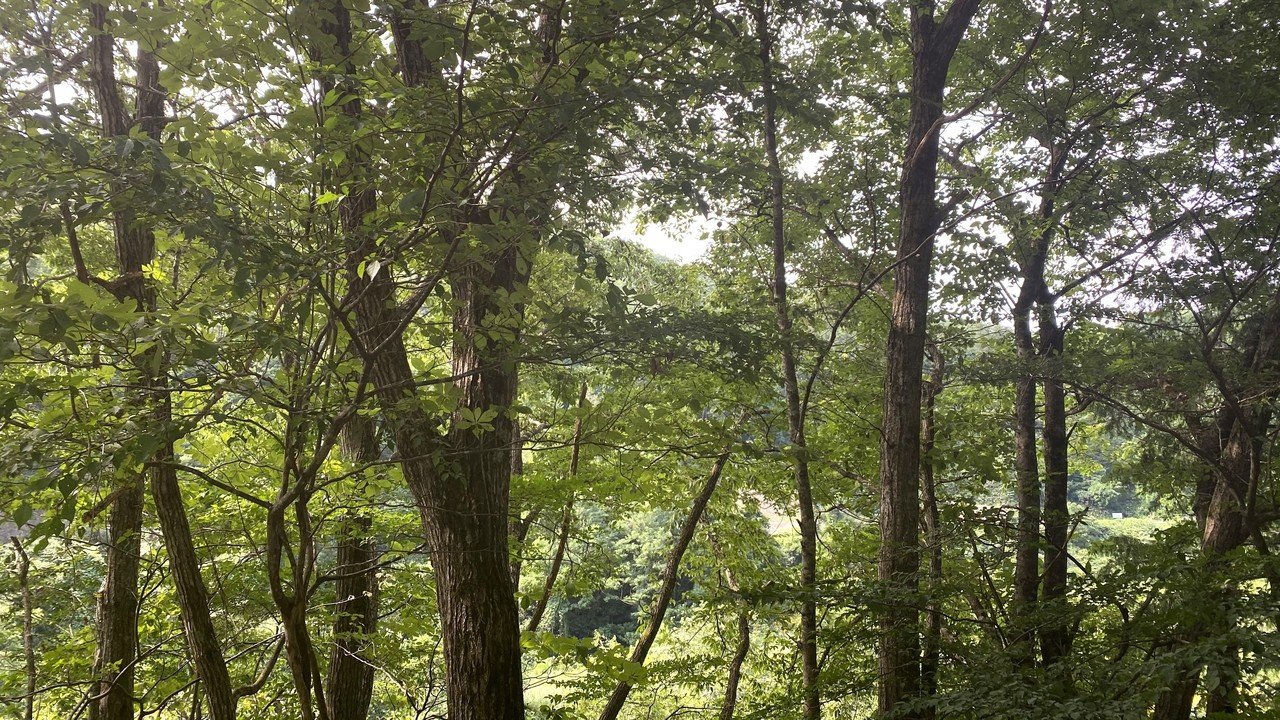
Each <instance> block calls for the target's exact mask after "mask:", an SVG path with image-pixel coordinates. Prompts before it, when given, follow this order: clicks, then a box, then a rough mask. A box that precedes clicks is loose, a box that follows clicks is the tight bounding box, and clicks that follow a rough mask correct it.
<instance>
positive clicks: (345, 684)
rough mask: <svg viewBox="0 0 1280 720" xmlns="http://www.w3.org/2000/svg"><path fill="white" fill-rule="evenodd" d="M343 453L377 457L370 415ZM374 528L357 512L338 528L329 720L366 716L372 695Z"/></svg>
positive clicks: (346, 436)
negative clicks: (371, 535) (371, 530)
mask: <svg viewBox="0 0 1280 720" xmlns="http://www.w3.org/2000/svg"><path fill="white" fill-rule="evenodd" d="M341 451H342V455H343V457H345V458H347V459H348V461H349V462H351V463H352V464H354V465H356V466H366V465H368V464H370V463H372V462H375V461H377V459H378V457H379V455H380V454H381V448H380V447H379V446H378V436H377V432H376V428H375V426H374V423H373V420H372V419H371V418H367V417H364V416H361V415H359V414H358V413H357V414H356V415H354V416H352V417H351V419H350V420H348V421H347V425H346V426H344V427H343V428H342V439H341ZM370 526H371V523H370V521H369V518H368V517H367V516H365V515H363V514H360V513H358V512H352V513H351V514H350V516H349V517H347V518H345V519H344V520H343V521H342V524H341V526H340V527H339V529H338V534H339V535H338V562H337V567H336V568H335V572H336V573H337V576H338V577H337V580H336V581H335V584H334V595H335V598H336V600H335V602H336V607H335V609H334V612H335V615H334V618H333V647H332V648H331V649H330V652H329V672H328V676H327V681H326V683H325V690H326V693H325V697H326V698H327V699H328V702H329V718H330V720H364V718H366V717H368V715H369V704H370V702H371V701H372V699H373V676H374V670H375V668H374V666H373V663H372V661H371V658H370V656H369V652H370V651H371V647H370V646H371V640H372V638H373V635H374V633H375V632H376V631H377V626H378V571H377V568H376V565H377V561H378V553H377V547H376V544H375V543H374V541H373V538H371V537H370V536H369V529H370Z"/></svg>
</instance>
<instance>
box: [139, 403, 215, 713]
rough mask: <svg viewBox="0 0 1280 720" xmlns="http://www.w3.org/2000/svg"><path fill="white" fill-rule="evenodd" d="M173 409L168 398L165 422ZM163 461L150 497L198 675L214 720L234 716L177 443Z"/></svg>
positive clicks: (167, 450)
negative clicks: (178, 467) (180, 474)
mask: <svg viewBox="0 0 1280 720" xmlns="http://www.w3.org/2000/svg"><path fill="white" fill-rule="evenodd" d="M168 412H169V408H168V399H167V398H166V400H165V401H164V413H165V416H166V417H165V421H166V424H167V421H168V417H167V415H168ZM159 460H160V461H159V462H158V463H156V465H155V467H153V468H152V472H151V497H152V499H153V500H154V501H155V504H156V515H157V516H158V517H159V519H160V530H161V533H162V534H163V535H164V547H165V552H166V553H168V555H169V570H170V573H171V574H172V575H173V583H174V589H175V590H176V594H177V597H178V610H179V613H180V615H181V616H182V629H183V631H184V634H185V636H186V639H187V649H188V651H189V652H190V654H191V662H192V664H193V665H194V666H195V670H196V677H197V678H198V679H199V680H200V684H201V686H202V690H203V692H204V696H205V702H206V703H207V704H208V706H209V716H210V717H211V718H213V720H234V718H235V716H236V705H235V697H234V695H233V694H232V688H231V677H230V675H229V674H228V672H227V662H226V659H225V658H224V657H223V654H222V645H221V643H220V642H219V640H218V635H217V631H216V630H215V629H214V627H213V618H212V616H211V615H210V613H209V593H208V591H207V590H206V589H205V585H204V579H203V578H202V577H201V576H200V559H199V558H198V557H197V556H196V550H195V544H194V543H193V542H192V539H191V527H190V525H189V524H188V522H187V513H186V507H185V505H184V504H183V501H182V491H181V489H180V488H179V486H178V476H177V473H176V472H175V471H174V467H173V446H172V443H167V444H166V448H165V450H164V454H163V456H162V457H161V458H160V459H159Z"/></svg>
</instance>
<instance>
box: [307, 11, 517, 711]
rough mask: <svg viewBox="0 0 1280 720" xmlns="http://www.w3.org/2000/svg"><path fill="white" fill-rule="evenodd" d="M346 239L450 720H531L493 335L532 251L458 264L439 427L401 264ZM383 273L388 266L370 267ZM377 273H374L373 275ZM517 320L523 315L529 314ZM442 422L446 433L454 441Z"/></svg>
mask: <svg viewBox="0 0 1280 720" xmlns="http://www.w3.org/2000/svg"><path fill="white" fill-rule="evenodd" d="M330 9H331V12H332V21H331V22H327V23H326V25H327V27H326V30H327V32H328V33H329V34H330V35H331V37H332V39H333V40H334V41H335V42H334V45H335V47H336V52H337V55H338V57H337V60H338V61H339V62H340V63H341V64H342V65H343V66H346V67H348V68H350V66H351V61H350V58H349V54H350V47H351V16H350V13H349V11H348V10H347V8H346V7H345V6H344V5H342V4H341V3H335V4H334V5H332V6H331V8H330ZM411 25H412V23H411V21H410V20H409V19H408V17H407V14H406V15H405V16H401V15H400V14H396V16H395V17H394V18H393V22H392V31H393V33H392V34H393V39H394V41H395V44H396V53H397V57H399V58H400V59H401V66H400V70H401V72H402V75H403V77H404V79H405V82H406V83H407V84H409V85H419V84H425V83H427V82H428V81H429V75H430V72H429V70H430V68H429V67H428V65H427V63H426V61H425V60H424V58H425V57H426V55H425V53H423V52H422V51H421V48H420V47H418V44H417V40H416V39H414V33H413V32H412V27H411ZM331 59H332V58H331ZM343 111H344V112H346V113H349V114H352V115H355V114H358V113H360V112H361V108H360V103H359V101H358V100H353V101H352V102H349V103H347V104H346V105H345V106H344V108H343ZM522 200H523V201H530V200H531V198H522ZM489 201H490V203H492V204H493V206H494V207H495V208H496V209H497V210H498V212H499V214H506V211H505V210H504V209H503V208H504V207H505V206H504V205H503V204H502V203H504V202H507V203H511V206H512V207H515V206H517V205H516V203H514V202H513V198H510V197H504V196H503V194H502V193H501V192H500V191H499V190H497V189H495V190H494V191H493V192H492V193H491V195H490V197H489ZM374 202H375V198H374V194H373V190H372V187H371V186H369V185H368V184H367V182H366V183H365V184H364V185H362V186H358V187H357V190H356V191H354V192H351V193H348V195H347V197H346V198H345V199H344V201H343V203H341V204H340V207H339V211H340V213H343V214H347V215H350V216H351V217H353V218H363V217H366V216H367V215H368V213H369V211H370V210H371V209H372V207H373V204H374ZM519 206H521V207H526V206H527V203H522V204H521V205H519ZM489 209H490V208H489V207H484V208H479V207H472V206H469V205H468V206H465V207H462V208H458V210H459V216H458V217H457V218H455V219H456V220H458V221H461V222H471V221H474V220H476V219H477V217H478V216H477V215H475V213H477V212H485V213H488V211H489ZM508 219H509V218H508ZM344 227H351V228H359V230H357V231H355V232H352V233H350V234H349V235H348V242H349V245H348V254H347V278H348V297H349V298H350V303H349V304H350V305H351V306H352V309H353V310H354V324H355V330H356V337H355V338H354V340H355V345H356V347H357V349H358V352H359V353H360V354H361V356H362V358H363V359H364V361H365V363H366V364H368V365H369V374H370V377H371V380H372V384H373V387H374V389H375V395H376V397H377V399H378V403H379V406H380V408H381V410H382V415H383V417H384V419H385V421H386V425H387V427H388V429H389V431H390V434H391V436H392V438H393V440H394V442H395V447H396V451H397V453H398V455H399V456H400V458H401V467H402V468H403V471H404V475H405V480H406V483H407V485H408V486H409V489H410V491H411V492H412V493H413V495H414V499H415V501H416V504H417V506H418V511H419V515H420V517H421V520H422V526H423V530H424V535H425V540H426V545H427V548H428V552H429V553H430V555H431V559H432V565H433V568H434V570H435V581H436V582H435V587H436V600H437V606H438V608H439V611H440V622H441V634H442V636H443V645H444V663H445V684H446V691H447V705H448V713H449V717H450V718H451V719H452V720H498V719H504V720H521V719H522V718H523V717H524V701H523V687H522V682H521V668H520V639H519V632H518V626H517V612H516V604H515V598H514V596H513V593H512V582H511V569H510V565H509V559H510V558H509V554H508V546H507V539H508V537H507V517H508V514H507V512H508V497H509V485H510V478H511V448H512V446H513V441H514V421H513V419H512V417H511V415H510V412H511V408H512V407H513V406H514V404H515V389H516V359H517V358H516V355H515V348H514V342H513V341H510V340H502V339H496V338H491V337H489V334H488V333H487V330H488V328H487V327H486V324H487V323H489V322H490V319H491V318H494V317H503V316H504V315H505V314H507V313H508V312H509V311H510V310H509V308H504V307H501V303H502V302H503V301H504V299H505V298H507V297H509V296H510V294H511V293H512V292H513V291H514V290H515V289H516V288H517V287H518V286H520V285H522V284H523V283H524V282H525V281H526V280H527V268H528V267H529V266H530V264H531V262H532V250H531V248H532V243H531V242H530V240H531V239H530V238H519V237H516V238H503V239H501V240H500V241H499V242H498V243H497V247H496V248H487V249H484V250H475V251H469V252H475V253H483V257H468V258H459V259H458V260H456V261H455V262H454V263H453V264H452V266H451V267H446V268H444V269H443V272H446V273H447V275H448V280H449V284H450V288H451V290H452V292H453V298H454V304H455V312H454V318H453V329H454V343H453V348H452V361H453V362H452V369H453V376H454V377H455V378H457V380H456V382H455V385H456V391H457V394H458V396H459V398H460V399H459V405H458V410H457V412H455V413H454V414H453V416H452V417H451V418H449V419H448V420H444V421H442V419H441V418H439V417H437V416H436V415H434V414H432V413H430V412H428V411H427V410H426V409H425V408H424V407H423V404H422V403H421V402H419V401H418V399H417V398H416V390H415V388H416V385H415V377H414V373H413V371H412V369H411V367H410V365H409V360H408V354H407V351H406V348H405V344H404V339H403V336H402V333H403V324H402V322H401V320H402V316H401V311H400V310H399V309H398V308H397V305H396V302H395V295H396V284H395V280H394V278H393V268H392V262H391V261H392V258H389V257H380V252H381V248H380V247H379V243H378V242H377V238H376V237H375V236H374V234H373V233H372V232H371V231H370V230H369V229H368V228H364V227H363V226H362V225H361V223H360V222H355V221H352V222H345V221H344ZM375 260H376V261H379V263H380V265H378V266H373V265H372V263H373V262H374V261H375ZM366 262H367V263H370V264H371V265H370V267H373V268H375V269H374V270H373V271H370V272H366V270H365V268H366ZM516 313H517V315H522V313H521V312H520V308H519V307H517V308H516ZM492 411H496V413H497V415H496V416H495V417H493V418H492V420H491V422H489V426H490V428H491V429H486V430H484V431H483V432H481V431H479V430H478V429H477V428H474V427H472V423H470V422H469V420H470V419H472V418H474V417H476V416H477V415H479V414H481V413H485V412H492ZM442 422H444V423H445V424H446V425H447V429H446V432H445V433H444V436H443V437H441V434H440V432H439V430H440V428H441V424H442Z"/></svg>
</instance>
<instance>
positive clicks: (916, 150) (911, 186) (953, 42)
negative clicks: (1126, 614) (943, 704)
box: [878, 0, 980, 718]
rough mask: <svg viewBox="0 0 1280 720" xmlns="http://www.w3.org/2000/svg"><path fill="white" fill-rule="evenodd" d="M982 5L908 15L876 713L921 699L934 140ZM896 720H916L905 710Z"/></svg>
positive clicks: (935, 223)
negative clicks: (951, 74) (924, 409)
mask: <svg viewBox="0 0 1280 720" xmlns="http://www.w3.org/2000/svg"><path fill="white" fill-rule="evenodd" d="M979 2H980V0H953V2H952V4H951V7H950V8H948V10H947V12H946V14H945V15H944V16H943V17H942V18H941V20H937V19H936V16H937V12H936V11H937V8H936V5H935V3H934V2H932V1H931V0H919V1H917V2H914V3H912V6H911V51H912V63H911V65H912V73H911V116H910V122H909V124H908V129H907V145H906V151H905V154H904V162H903V167H902V178H901V183H900V189H899V206H900V208H901V226H900V228H899V237H898V254H897V258H898V264H897V266H896V267H895V269H894V285H893V305H892V310H891V317H890V325H889V342H888V349H887V351H886V369H885V380H884V417H883V421H882V426H881V431H882V435H881V445H880V558H879V567H878V576H879V580H880V582H881V583H882V584H883V586H884V589H885V592H886V595H887V603H886V605H885V609H884V610H883V611H882V613H881V617H880V635H881V637H880V647H879V653H878V656H879V657H878V662H879V671H880V682H879V712H880V714H881V715H882V716H889V715H892V714H894V713H895V712H896V710H895V708H896V706H897V705H898V703H900V702H909V701H913V700H915V699H917V698H918V697H919V694H920V623H919V613H918V611H917V610H916V607H917V605H916V602H917V598H916V596H917V594H918V591H919V587H920V578H919V573H920V549H919V543H920V520H919V517H920V404H921V400H922V393H921V383H922V378H921V375H922V373H923V371H924V346H925V336H926V330H927V323H928V310H929V270H930V266H931V263H932V260H933V246H934V240H935V237H934V236H935V235H936V234H937V232H938V228H939V226H940V224H941V217H940V212H939V208H938V203H937V198H936V193H937V183H938V135H939V133H940V132H941V129H942V124H943V122H944V118H943V114H942V110H943V91H944V89H945V87H946V81H947V70H948V68H949V67H950V65H951V58H952V56H953V55H954V54H955V50H956V48H957V47H958V46H959V44H960V40H961V38H962V37H963V36H964V33H965V30H966V29H967V28H968V26H969V22H970V21H971V20H972V19H973V16H974V14H975V13H976V12H977V10H978V5H979ZM900 715H901V716H902V717H909V718H915V717H920V715H921V713H920V712H919V711H915V710H912V711H907V712H905V713H901V714H900Z"/></svg>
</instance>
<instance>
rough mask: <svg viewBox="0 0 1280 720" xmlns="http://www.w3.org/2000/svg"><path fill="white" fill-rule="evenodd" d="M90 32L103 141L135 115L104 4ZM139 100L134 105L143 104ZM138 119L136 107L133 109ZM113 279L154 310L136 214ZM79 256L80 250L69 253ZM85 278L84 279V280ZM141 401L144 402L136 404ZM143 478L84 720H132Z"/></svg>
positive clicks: (117, 492) (113, 577)
mask: <svg viewBox="0 0 1280 720" xmlns="http://www.w3.org/2000/svg"><path fill="white" fill-rule="evenodd" d="M89 12H90V25H91V27H92V28H93V35H92V37H91V38H90V39H89V60H90V65H89V75H90V78H91V80H92V81H93V90H94V96H95V98H96V99H97V103H98V114H99V116H100V117H101V122H102V135H103V137H118V136H121V135H127V134H128V133H129V129H130V127H132V126H133V123H134V118H131V117H130V116H129V113H128V111H127V110H126V109H125V105H124V100H123V99H122V98H121V97H120V88H119V85H118V83H117V81H116V71H115V47H114V43H115V38H114V37H113V36H112V35H111V34H110V33H111V28H110V27H109V26H108V24H107V6H105V5H102V4H100V3H93V4H92V5H90V6H89ZM146 99H147V98H146V96H145V95H140V96H139V97H138V101H139V102H140V103H141V102H145V101H146ZM139 114H141V108H139ZM112 218H113V231H114V233H115V245H116V260H117V267H116V270H117V272H119V274H120V275H119V279H118V280H117V281H116V283H115V288H114V293H115V295H116V297H119V298H121V299H126V298H129V299H132V300H133V301H134V302H135V303H136V306H137V309H138V311H139V312H147V311H149V310H151V309H153V307H154V304H155V298H154V294H152V293H150V292H148V289H147V287H146V286H145V284H144V283H143V281H142V266H143V265H144V264H146V263H147V262H149V261H150V259H151V258H152V257H153V256H154V255H155V238H154V236H152V234H151V231H150V229H148V228H145V227H143V226H141V225H139V224H138V222H137V221H136V219H135V217H134V214H133V213H132V212H131V211H130V210H129V209H128V208H124V207H119V206H113V208H112ZM73 252H74V254H75V255H77V256H78V255H79V251H78V250H76V251H73ZM82 280H86V281H87V278H82ZM139 402H145V399H139ZM143 492H144V488H143V478H142V477H141V476H134V477H122V478H119V479H118V480H117V481H116V482H115V484H113V486H112V488H111V495H110V498H111V512H110V514H109V515H108V518H107V560H106V573H105V577H104V578H103V581H102V588H101V589H100V590H99V591H98V598H97V600H98V604H97V610H96V615H97V617H96V622H97V640H98V645H97V650H96V653H95V655H94V663H93V664H94V677H95V678H96V679H97V684H96V685H95V686H94V688H93V690H92V693H93V695H94V696H95V698H96V699H95V700H94V702H92V703H91V704H90V706H89V717H90V718H93V719H94V720H131V718H133V715H134V712H133V695H134V691H133V688H134V663H135V661H136V660H137V655H138V647H137V637H138V627H137V622H138V621H137V616H138V564H139V559H140V558H139V555H140V554H141V552H142V544H141V533H142V505H143V497H144V495H143Z"/></svg>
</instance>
